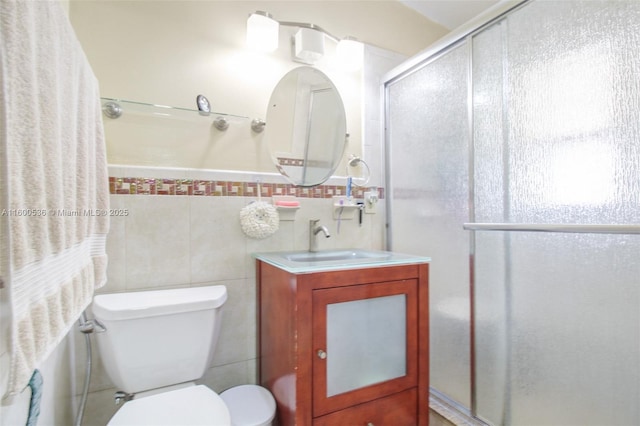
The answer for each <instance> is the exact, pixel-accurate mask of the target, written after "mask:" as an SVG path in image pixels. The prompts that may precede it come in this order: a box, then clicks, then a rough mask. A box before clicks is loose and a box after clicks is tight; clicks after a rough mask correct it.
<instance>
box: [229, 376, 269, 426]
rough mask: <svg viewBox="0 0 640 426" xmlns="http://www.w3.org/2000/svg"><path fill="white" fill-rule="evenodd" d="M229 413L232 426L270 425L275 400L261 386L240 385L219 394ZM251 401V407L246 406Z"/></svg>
mask: <svg viewBox="0 0 640 426" xmlns="http://www.w3.org/2000/svg"><path fill="white" fill-rule="evenodd" d="M220 398H222V400H223V401H224V402H225V404H226V406H227V408H228V409H229V413H230V415H231V425H232V426H271V423H272V422H273V418H274V417H275V416H276V400H275V399H274V398H273V395H271V392H269V391H268V390H266V389H265V388H263V387H261V386H256V385H240V386H235V387H233V388H230V389H227V390H226V391H224V392H222V393H221V394H220ZM247 401H251V407H247Z"/></svg>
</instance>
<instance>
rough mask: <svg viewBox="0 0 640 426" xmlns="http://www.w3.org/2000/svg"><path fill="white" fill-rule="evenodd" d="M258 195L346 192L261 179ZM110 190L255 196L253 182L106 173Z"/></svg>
mask: <svg viewBox="0 0 640 426" xmlns="http://www.w3.org/2000/svg"><path fill="white" fill-rule="evenodd" d="M260 190H261V194H260V195H261V196H262V197H272V196H274V195H277V196H278V195H292V196H294V197H298V198H331V197H333V196H336V195H345V194H346V191H347V189H346V187H345V186H341V185H319V186H314V187H312V188H304V187H300V186H295V185H292V184H283V183H261V184H260ZM367 190H368V188H360V187H353V191H352V195H353V197H354V198H364V193H365V192H366V191H367ZM109 192H110V193H111V194H118V195H193V196H206V197H257V196H258V184H257V183H256V182H235V181H223V180H198V179H161V178H131V177H109ZM378 193H379V198H380V199H382V198H384V189H383V188H378Z"/></svg>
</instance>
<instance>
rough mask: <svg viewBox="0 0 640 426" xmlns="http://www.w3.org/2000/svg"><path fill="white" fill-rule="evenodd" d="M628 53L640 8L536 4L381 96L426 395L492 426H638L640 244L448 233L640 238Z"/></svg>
mask: <svg viewBox="0 0 640 426" xmlns="http://www.w3.org/2000/svg"><path fill="white" fill-rule="evenodd" d="M639 52H640V2H637V1H597V0H594V1H588V2H586V1H584V2H583V1H533V0H532V1H530V2H528V3H527V4H525V5H524V6H523V7H521V8H519V9H517V10H515V11H512V12H510V13H509V14H508V15H507V16H505V17H503V18H502V19H501V20H499V21H497V22H495V23H493V24H492V25H490V26H487V27H486V28H483V29H482V30H479V31H477V32H475V33H473V34H471V35H470V36H467V37H465V38H463V39H461V41H459V42H458V44H456V45H452V46H449V47H448V48H446V49H445V50H444V51H443V52H441V53H438V54H437V56H434V57H430V58H427V59H425V61H424V62H423V63H422V64H420V65H419V66H415V67H413V68H412V69H411V71H410V72H407V73H406V74H402V75H400V76H398V77H397V78H395V79H393V80H391V81H389V82H387V84H386V90H387V123H386V124H387V151H388V152H387V163H388V169H389V182H388V191H389V194H388V195H389V198H388V206H389V229H390V232H389V241H390V244H389V247H390V248H391V249H393V250H397V251H403V252H408V253H416V254H420V255H427V256H431V257H432V259H433V262H432V264H431V270H432V281H431V289H430V291H431V294H430V296H431V305H430V310H431V314H430V320H431V386H432V388H433V389H435V390H437V391H438V392H439V393H441V394H443V395H444V396H446V397H448V398H450V399H452V400H454V401H457V402H458V403H460V404H462V405H464V406H465V407H468V408H469V409H470V411H471V412H472V413H473V414H474V415H477V416H478V417H480V418H482V419H484V420H486V421H487V422H489V423H491V424H496V425H498V424H505V425H536V426H538V425H580V426H582V425H625V426H626V425H637V424H640V402H639V401H640V235H637V234H629V235H609V234H595V233H541V232H504V231H473V232H472V231H463V230H462V225H463V223H464V222H476V223H497V224H502V223H507V224H515V223H519V224H524V225H527V224H529V225H531V224H542V225H553V224H585V225H591V224H604V225H621V224H626V225H629V224H631V225H638V224H640V77H639V76H640V54H639ZM470 259H471V260H472V262H470ZM470 265H471V270H472V272H473V275H471V274H470V273H469V271H470ZM470 288H471V289H472V291H470ZM472 307H473V309H474V310H473V311H472ZM472 312H473V314H472ZM471 330H473V333H471V334H470V332H471ZM470 341H472V342H473V345H470V344H469V342H470ZM472 366H473V368H472Z"/></svg>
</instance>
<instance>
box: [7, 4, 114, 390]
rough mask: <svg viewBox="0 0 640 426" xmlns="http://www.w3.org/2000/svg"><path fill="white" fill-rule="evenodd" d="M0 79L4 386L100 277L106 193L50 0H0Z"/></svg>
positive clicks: (87, 108)
mask: <svg viewBox="0 0 640 426" xmlns="http://www.w3.org/2000/svg"><path fill="white" fill-rule="evenodd" d="M0 89H1V90H0V188H2V190H1V191H0V252H1V253H0V278H1V282H2V283H3V284H2V285H3V286H4V287H5V288H4V289H3V293H4V294H5V296H7V297H6V299H5V301H4V302H3V303H8V306H3V307H2V308H3V311H4V312H8V313H7V314H6V316H4V317H3V321H2V322H1V323H0V327H2V330H1V332H0V334H1V335H3V336H7V335H8V336H10V344H9V363H10V365H9V366H8V367H9V371H8V375H7V376H8V383H2V389H3V390H4V391H5V396H9V395H14V394H17V393H20V392H21V391H22V390H23V389H24V388H25V387H26V386H27V384H28V383H29V379H30V377H31V376H32V373H33V372H34V369H35V368H36V367H38V366H39V364H40V363H41V362H42V361H43V360H45V359H46V358H47V357H48V356H49V354H50V353H51V352H52V351H53V350H54V349H55V347H56V346H57V345H58V344H59V343H60V342H61V341H62V339H63V338H64V337H65V335H66V334H67V332H68V331H69V329H70V328H71V327H72V325H73V324H74V322H75V321H76V320H77V318H78V317H79V315H80V314H81V313H82V311H83V310H84V309H85V308H86V307H87V306H88V305H89V303H90V302H91V299H92V296H93V293H94V290H95V289H96V288H98V287H100V286H102V285H104V284H105V282H106V266H107V258H106V254H105V240H106V234H107V231H108V228H109V216H108V214H109V212H108V208H109V204H108V203H109V193H108V174H107V163H106V156H105V143H104V132H103V128H102V117H101V105H100V95H99V93H98V83H97V80H96V78H95V76H94V74H93V72H92V70H91V68H90V66H89V63H88V61H87V59H86V57H85V55H84V53H83V51H82V49H81V47H80V43H79V42H78V40H77V38H76V36H75V33H74V31H73V29H72V27H71V25H70V23H69V20H68V18H67V15H66V13H65V12H64V10H63V8H62V6H61V5H60V2H57V1H13V0H0ZM7 308H8V309H7ZM5 318H6V319H8V321H6V320H5ZM2 367H3V369H4V368H5V367H6V366H5V365H3V366H2ZM3 377H6V376H5V375H4V374H3Z"/></svg>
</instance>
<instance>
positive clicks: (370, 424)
mask: <svg viewBox="0 0 640 426" xmlns="http://www.w3.org/2000/svg"><path fill="white" fill-rule="evenodd" d="M367 426H376V425H374V424H373V423H371V422H367Z"/></svg>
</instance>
